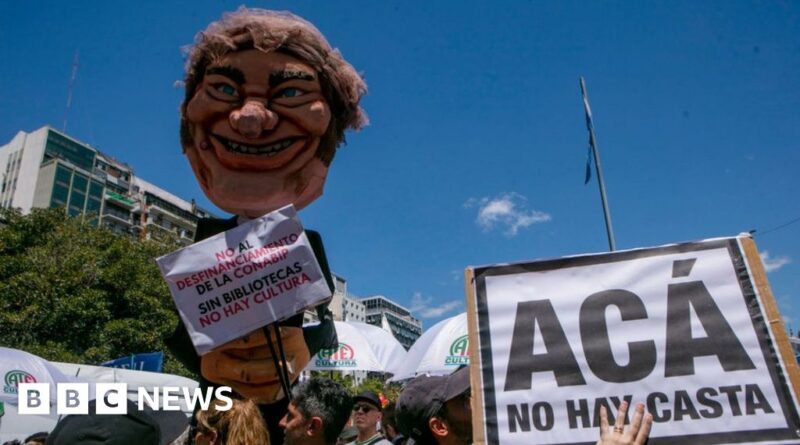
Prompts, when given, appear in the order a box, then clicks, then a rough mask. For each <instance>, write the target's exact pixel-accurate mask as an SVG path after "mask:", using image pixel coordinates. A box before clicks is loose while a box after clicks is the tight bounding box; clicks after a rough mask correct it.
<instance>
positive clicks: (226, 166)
mask: <svg viewBox="0 0 800 445" xmlns="http://www.w3.org/2000/svg"><path fill="white" fill-rule="evenodd" d="M186 119H187V121H188V122H189V125H190V127H191V131H192V137H193V140H194V145H193V146H191V147H187V149H186V156H187V157H188V158H189V162H190V163H191V165H192V169H193V170H194V173H195V175H196V176H197V179H198V181H199V183H200V186H201V187H202V188H203V191H204V192H205V193H206V195H207V196H208V197H209V199H210V200H211V201H212V202H214V204H216V205H217V206H219V207H220V208H222V209H224V210H226V211H229V212H232V213H235V214H238V215H243V216H248V217H257V216H261V215H263V214H265V213H267V212H270V211H272V210H275V209H277V208H279V207H282V206H284V205H287V204H294V205H295V207H297V208H298V209H299V208H302V207H305V206H306V205H308V204H309V203H311V202H312V201H313V200H314V199H316V198H317V197H319V196H320V195H321V194H322V187H323V184H324V182H325V177H326V175H327V170H328V169H327V167H326V166H325V165H324V163H323V162H322V161H321V160H320V159H319V158H318V157H316V156H315V153H316V151H317V147H318V146H319V144H320V140H321V138H322V136H323V135H324V134H325V132H326V131H327V129H328V126H329V125H330V121H331V112H330V108H329V106H328V103H327V102H326V100H325V97H324V96H323V94H322V88H321V85H320V79H319V75H318V74H317V73H316V71H315V70H314V69H313V68H312V67H310V66H309V65H307V64H305V63H303V62H301V61H300V60H298V59H296V58H294V57H292V56H289V55H287V54H283V53H278V52H270V53H264V52H262V51H259V50H255V49H250V50H244V51H237V52H232V53H228V54H227V55H225V56H223V57H222V58H221V59H219V60H217V61H216V62H214V63H212V64H210V65H209V66H208V67H207V68H206V72H205V76H204V78H203V81H202V82H200V83H199V84H198V86H197V89H196V90H195V92H194V96H193V97H192V98H191V100H190V101H189V102H188V104H187V107H186Z"/></svg>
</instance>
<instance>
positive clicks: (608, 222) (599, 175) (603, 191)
mask: <svg viewBox="0 0 800 445" xmlns="http://www.w3.org/2000/svg"><path fill="white" fill-rule="evenodd" d="M581 95H582V96H583V109H584V111H585V112H586V127H587V129H588V130H589V147H590V148H591V150H592V157H593V158H594V168H595V172H596V173H597V185H598V186H599V187H600V201H601V202H602V203H603V217H604V218H605V221H606V234H607V235H608V250H610V251H612V252H613V251H614V250H616V246H615V243H614V229H613V228H612V227H611V213H610V212H609V210H608V199H607V198H606V186H605V182H604V181H603V169H602V168H601V167H600V152H599V151H598V150H597V143H596V141H597V140H596V139H595V136H594V125H593V124H592V110H591V108H590V107H589V95H588V94H587V93H586V82H585V81H584V80H583V76H581Z"/></svg>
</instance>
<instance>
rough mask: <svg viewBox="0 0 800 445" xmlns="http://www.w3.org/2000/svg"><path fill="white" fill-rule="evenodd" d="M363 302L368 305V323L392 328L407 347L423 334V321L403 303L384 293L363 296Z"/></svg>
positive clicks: (398, 339)
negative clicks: (412, 313)
mask: <svg viewBox="0 0 800 445" xmlns="http://www.w3.org/2000/svg"><path fill="white" fill-rule="evenodd" d="M361 302H362V303H364V306H365V307H366V318H367V323H369V324H372V325H375V326H379V327H382V328H384V329H387V330H390V331H391V333H392V335H394V338H396V339H397V341H399V342H400V344H402V345H403V347H405V348H406V349H409V348H410V347H411V345H413V344H414V342H415V341H417V339H418V338H419V337H420V336H421V335H422V323H421V322H420V321H419V320H418V319H416V318H414V317H413V316H412V315H411V311H409V310H408V309H406V308H405V307H403V306H402V305H400V304H398V303H396V302H394V301H392V300H390V299H388V298H386V297H385V296H383V295H375V296H372V297H367V298H362V299H361Z"/></svg>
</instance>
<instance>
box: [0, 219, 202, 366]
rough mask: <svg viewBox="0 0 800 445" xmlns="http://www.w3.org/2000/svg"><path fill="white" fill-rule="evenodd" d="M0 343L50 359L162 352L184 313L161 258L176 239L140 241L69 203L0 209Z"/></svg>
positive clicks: (169, 360) (96, 359) (94, 360)
mask: <svg viewBox="0 0 800 445" xmlns="http://www.w3.org/2000/svg"><path fill="white" fill-rule="evenodd" d="M0 225H2V226H0V344H1V345H3V346H7V347H11V348H16V349H21V350H24V351H28V352H31V353H33V354H36V355H39V356H41V357H43V358H45V359H48V360H55V361H66V362H73V363H87V364H98V363H101V362H103V361H107V360H111V359H115V358H118V357H122V356H126V355H130V354H135V353H142V352H151V351H164V352H165V361H164V371H165V372H170V373H177V374H181V375H187V376H191V374H190V373H189V372H188V371H186V370H185V369H184V368H183V367H182V366H181V365H180V364H179V363H178V362H177V361H176V360H175V359H174V358H173V357H172V356H171V355H170V354H169V353H168V351H167V350H166V348H165V346H164V344H163V338H165V337H166V336H167V335H169V334H170V333H172V331H173V330H174V329H175V326H176V325H177V322H178V315H177V313H176V312H175V310H174V306H173V303H172V300H171V298H170V295H169V289H168V288H167V285H166V283H165V282H164V280H163V278H162V277H161V274H160V273H159V270H158V267H157V265H156V263H155V261H154V258H156V257H158V256H161V255H164V254H165V253H168V252H171V251H173V250H175V249H176V248H178V247H179V245H178V244H177V243H176V242H158V243H157V242H152V241H139V240H135V239H133V238H130V237H126V236H118V235H115V234H114V233H112V232H111V231H109V230H107V229H104V228H96V227H94V226H93V224H91V219H88V218H71V217H68V216H66V215H65V214H64V211H63V209H35V210H33V211H32V212H31V213H30V214H29V215H22V214H21V213H19V212H18V211H15V210H2V211H0Z"/></svg>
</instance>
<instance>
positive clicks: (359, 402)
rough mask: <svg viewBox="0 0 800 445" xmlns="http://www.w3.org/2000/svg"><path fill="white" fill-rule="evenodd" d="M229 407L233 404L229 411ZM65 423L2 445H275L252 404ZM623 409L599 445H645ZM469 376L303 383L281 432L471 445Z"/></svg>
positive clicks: (336, 441)
mask: <svg viewBox="0 0 800 445" xmlns="http://www.w3.org/2000/svg"><path fill="white" fill-rule="evenodd" d="M229 403H230V404H229ZM93 404H94V401H93V402H91V403H90V409H89V414H87V415H70V416H66V417H64V418H63V419H62V420H61V421H60V422H59V423H58V424H57V425H56V427H55V429H54V430H53V431H52V432H50V433H49V435H48V433H46V432H42V433H37V434H34V435H32V436H30V437H28V438H26V439H25V441H24V442H20V441H18V440H15V441H12V442H6V443H5V444H3V445H64V444H87V445H134V444H135V445H191V444H194V445H256V444H265V445H266V444H271V445H279V444H276V443H273V442H272V441H271V440H270V436H269V433H268V430H267V426H266V422H265V420H264V419H263V418H262V415H261V412H260V411H259V409H258V407H257V405H256V404H255V403H253V402H252V401H251V400H248V399H233V400H232V401H226V402H223V401H221V400H218V399H215V400H213V401H212V402H211V404H210V406H209V407H208V409H204V410H198V411H197V412H196V413H195V415H194V418H193V419H189V418H188V417H187V416H186V415H184V414H183V413H181V412H176V411H159V410H153V409H150V408H149V407H148V406H147V405H145V406H144V409H139V408H138V406H137V405H136V404H134V403H133V402H130V401H129V402H128V412H127V414H124V415H109V414H105V415H102V414H94V412H95V409H94V406H93ZM627 409H628V406H627V403H626V402H622V403H621V404H620V406H619V411H618V412H617V413H616V415H615V416H614V419H615V420H614V425H613V426H609V423H608V413H606V411H605V409H604V408H601V410H600V430H599V432H598V435H599V440H598V442H597V444H598V445H642V444H644V443H645V442H646V441H647V438H648V436H649V433H650V428H651V425H652V416H651V415H649V414H647V415H645V414H644V407H643V406H642V405H641V404H639V405H637V406H636V408H635V410H634V414H633V417H632V419H631V422H630V425H627V426H626V425H625V419H626V418H627ZM472 418H473V417H472V391H471V387H470V380H469V368H466V367H465V368H462V369H460V370H458V371H456V372H454V373H453V374H450V375H448V376H420V377H417V378H415V379H414V380H412V381H410V382H409V383H407V384H406V385H405V387H404V388H403V390H402V392H401V393H400V395H399V397H398V399H397V400H396V401H393V402H392V401H384V400H382V398H381V397H379V396H378V395H377V394H375V393H373V392H371V391H365V392H362V393H360V394H358V395H356V396H355V397H353V396H351V395H350V394H349V393H348V391H347V389H345V388H344V386H342V385H341V384H339V383H337V382H334V381H333V380H331V379H328V378H320V377H315V378H311V379H309V380H306V381H303V382H300V383H298V384H297V385H296V386H295V387H294V389H293V390H292V398H291V401H290V402H289V407H288V410H287V412H286V414H285V415H284V416H283V418H282V419H280V422H279V425H280V428H281V429H282V430H283V433H284V443H285V444H286V445H465V444H471V443H472Z"/></svg>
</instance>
